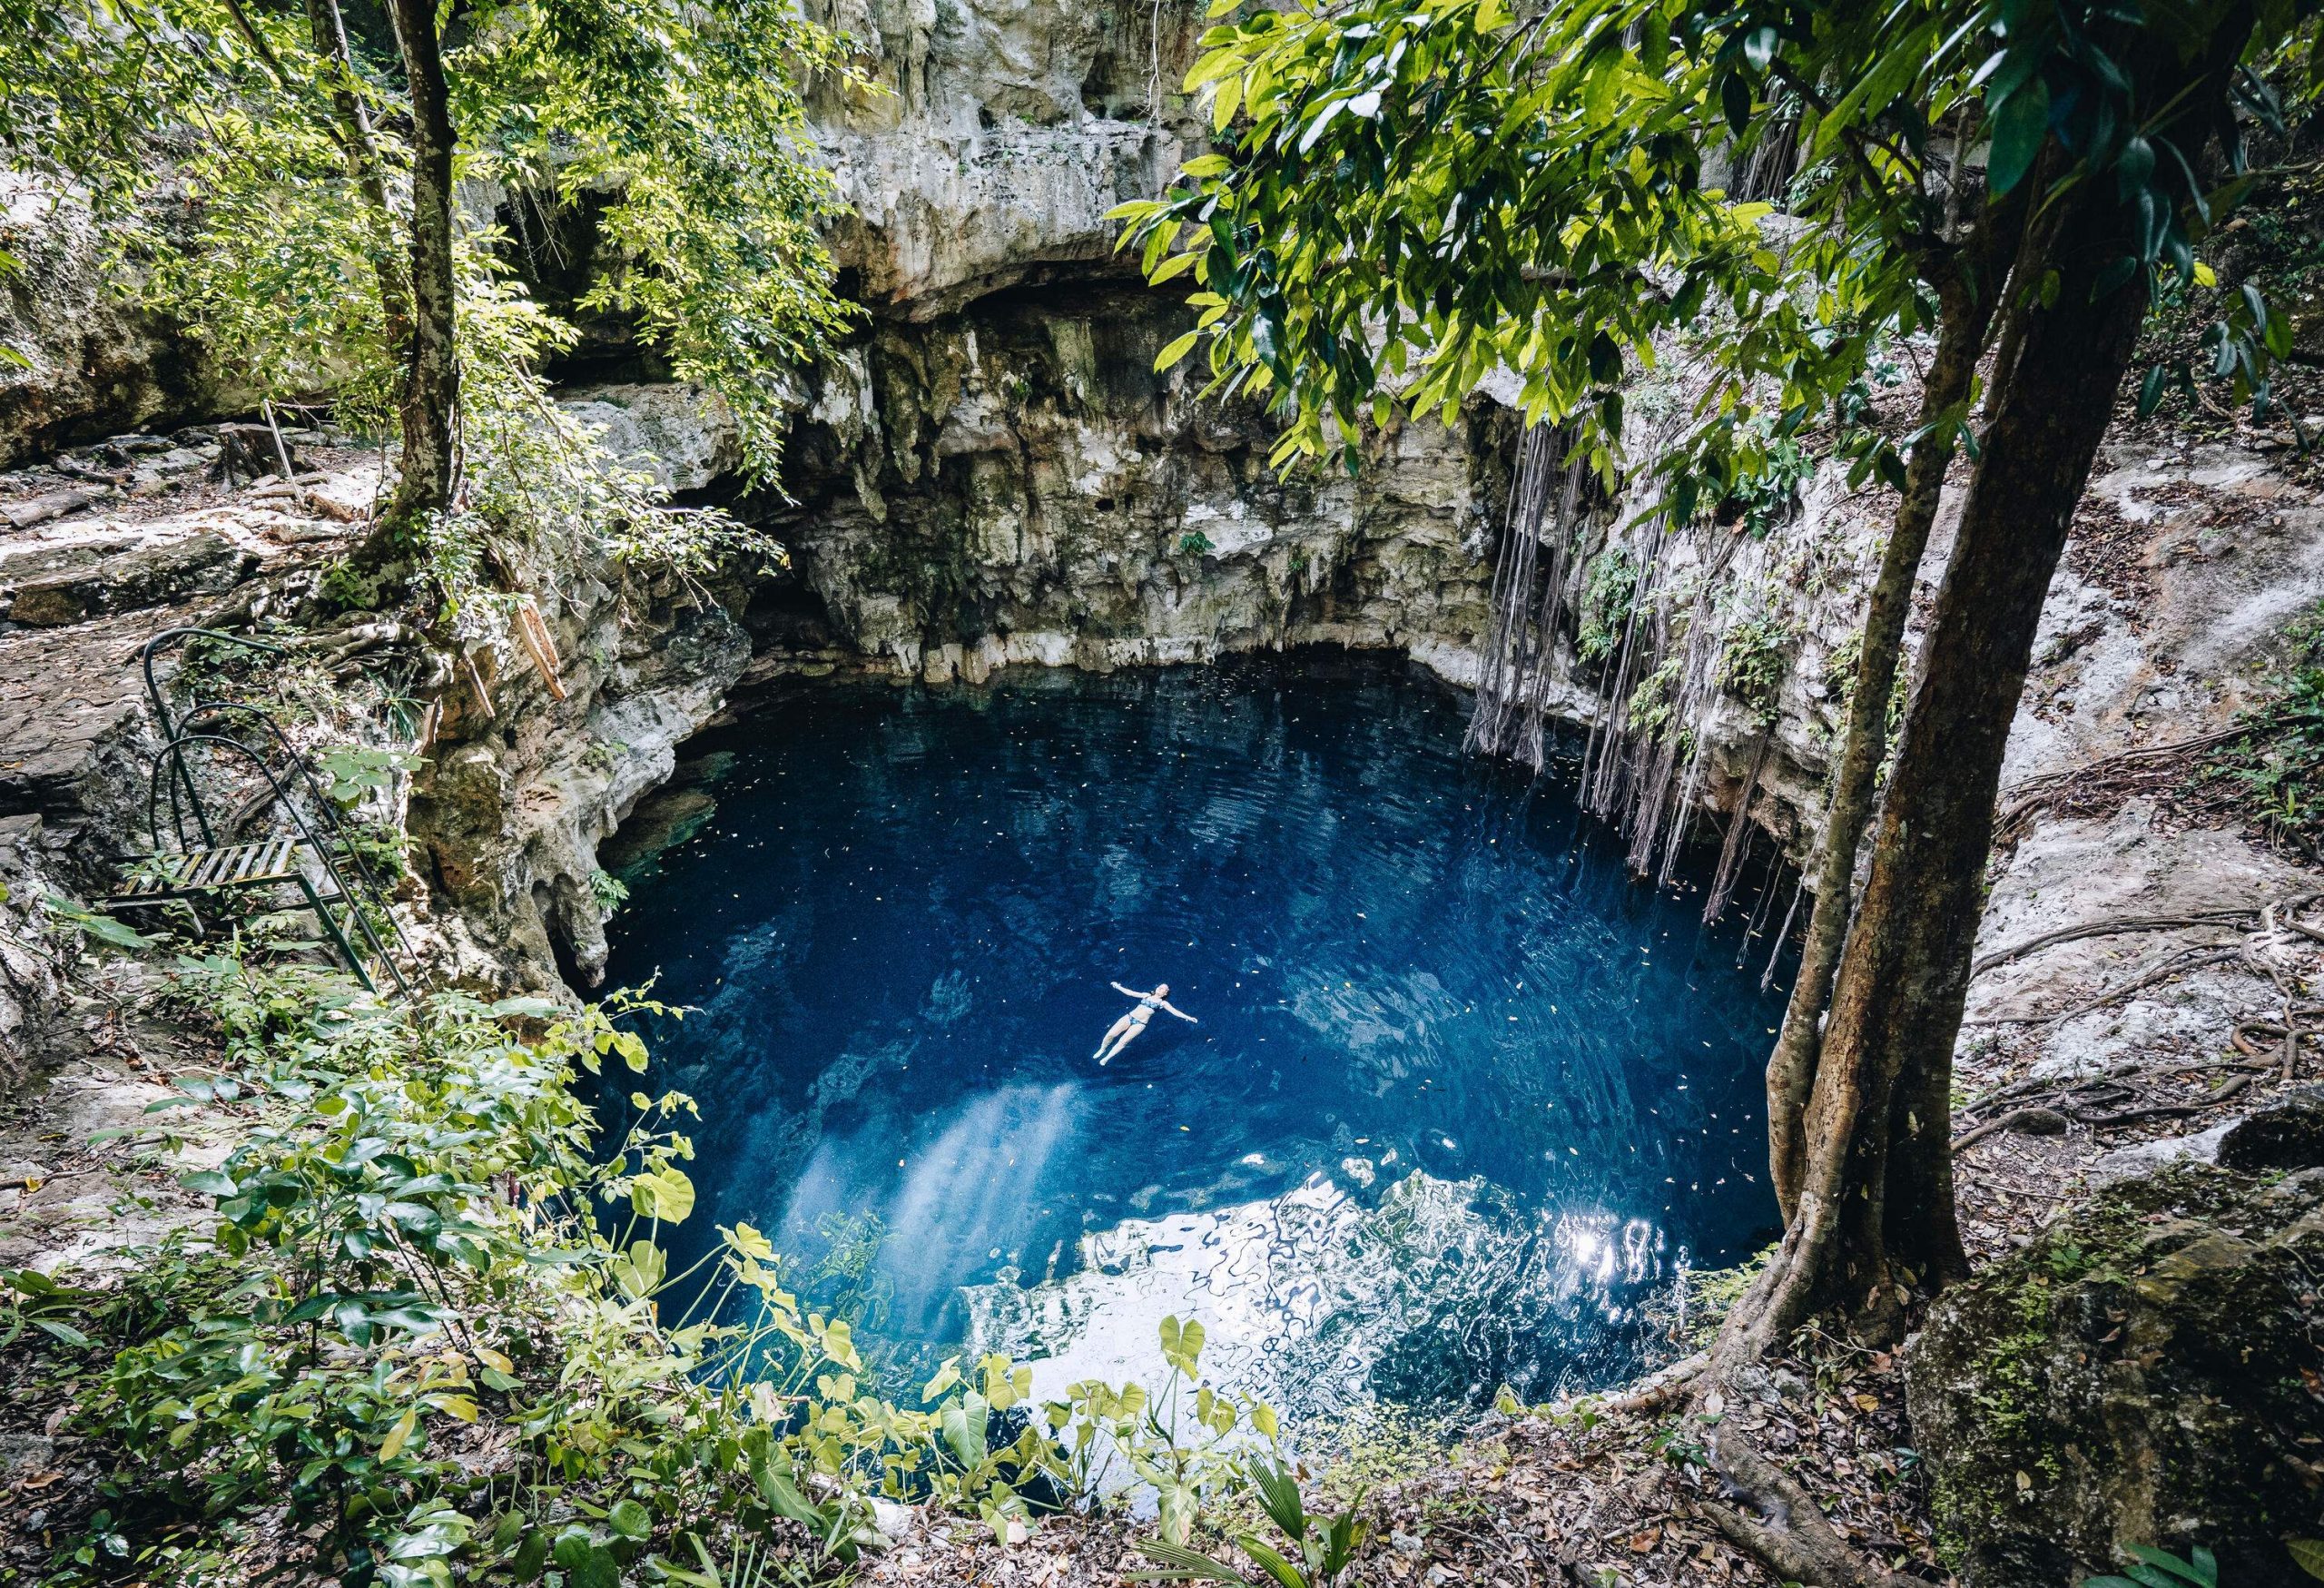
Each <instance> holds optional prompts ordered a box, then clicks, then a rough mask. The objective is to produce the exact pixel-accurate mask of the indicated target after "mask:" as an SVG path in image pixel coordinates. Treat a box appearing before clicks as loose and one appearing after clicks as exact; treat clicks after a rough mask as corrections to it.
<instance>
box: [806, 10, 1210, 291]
mask: <svg viewBox="0 0 2324 1588" xmlns="http://www.w3.org/2000/svg"><path fill="white" fill-rule="evenodd" d="M816 9H819V10H820V11H821V13H822V15H821V16H820V20H822V21H824V22H826V23H828V24H829V25H832V26H833V27H835V28H838V29H841V30H842V31H843V32H845V33H846V34H847V35H849V36H850V37H851V38H852V39H854V40H856V41H857V42H858V43H859V44H862V45H863V46H865V49H866V56H867V70H868V74H869V75H870V77H871V78H872V82H873V83H874V84H876V85H877V88H876V90H875V91H874V92H870V93H861V94H848V95H842V94H837V93H831V92H827V93H826V94H824V95H823V96H822V99H821V101H820V102H819V103H818V104H816V106H815V117H816V123H817V128H818V131H819V133H820V135H821V141H822V149H823V153H824V155H825V157H826V158H827V159H828V160H829V162H830V163H831V165H832V170H833V172H834V173H835V175H836V177H837V180H838V185H839V190H840V192H841V195H842V197H843V198H844V199H845V200H846V202H847V203H848V205H849V207H850V210H851V213H849V214H848V215H846V216H845V217H842V219H840V220H839V221H838V222H836V223H835V224H834V226H833V227H832V249H833V253H834V255H835V257H836V258H837V260H838V262H839V263H840V265H841V266H842V270H843V271H846V272H847V273H848V276H849V277H850V279H851V280H852V285H853V287H854V290H855V291H856V292H857V294H858V295H859V296H860V297H862V299H863V301H866V302H868V303H872V304H874V305H877V306H881V307H883V308H888V309H892V310H894V311H898V312H901V313H902V314H904V315H906V316H907V317H909V318H913V319H922V320H924V319H929V318H932V317H935V316H938V315H940V314H944V313H948V312H950V311H952V310H953V309H955V308H958V307H959V306H960V304H961V303H962V302H964V301H967V300H968V299H969V298H971V297H973V296H975V295H977V294H979V293H981V292H984V291H991V290H992V289H994V288H996V287H1000V286H1005V285H1008V284H1009V283H1011V282H1016V281H1024V280H1027V279H1028V278H1036V277H1039V275H1040V274H1042V273H1043V272H1044V271H1047V270H1049V269H1052V268H1054V267H1056V266H1059V265H1061V264H1079V263H1083V262H1086V261H1096V260H1102V259H1104V258H1106V257H1107V256H1108V254H1109V253H1110V252H1111V251H1112V248H1113V242H1114V228H1113V225H1112V223H1111V222H1108V221H1107V220H1106V218H1105V216H1106V212H1107V211H1108V210H1109V209H1111V208H1113V206H1114V205H1116V204H1118V203H1120V202H1123V201H1124V200H1126V199H1138V198H1150V197H1152V196H1153V195H1154V194H1155V193H1156V192H1158V191H1159V190H1160V188H1161V186H1162V184H1163V183H1164V182H1167V181H1168V179H1169V178H1170V176H1171V175H1172V174H1173V173H1175V172H1176V171H1177V167H1178V164H1179V163H1180V162H1181V161H1183V160H1184V159H1185V158H1186V157H1187V156H1188V155H1190V154H1193V153H1196V152H1198V150H1199V149H1200V148H1201V146H1202V145H1201V143H1200V142H1199V139H1200V137H1201V133H1202V131H1203V123H1200V122H1199V121H1198V120H1196V119H1192V118H1190V117H1189V116H1188V113H1187V104H1186V103H1185V101H1184V99H1183V98H1182V97H1181V96H1180V95H1179V94H1177V85H1178V84H1180V83H1181V82H1182V81H1184V79H1185V77H1186V74H1187V68H1188V67H1189V66H1190V65H1192V64H1193V62H1194V58H1195V47H1196V39H1197V38H1198V37H1199V35H1200V34H1201V32H1202V29H1203V27H1204V26H1205V22H1204V18H1203V14H1202V9H1201V8H1200V7H1199V6H1196V5H1185V4H1179V3H1177V0H1173V3H1172V4H1169V5H1153V6H1147V5H1114V4H1098V5H1077V4H1074V3H1073V0H830V3H829V4H828V5H823V6H821V7H818V8H816Z"/></svg>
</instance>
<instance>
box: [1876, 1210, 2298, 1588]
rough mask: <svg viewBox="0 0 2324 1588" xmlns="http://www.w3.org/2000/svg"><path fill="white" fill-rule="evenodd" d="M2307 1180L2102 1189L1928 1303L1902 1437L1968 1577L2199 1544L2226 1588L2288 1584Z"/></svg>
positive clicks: (2072, 1571) (2014, 1577)
mask: <svg viewBox="0 0 2324 1588" xmlns="http://www.w3.org/2000/svg"><path fill="white" fill-rule="evenodd" d="M2319 1271H2324V1169H2305V1170H2302V1171H2300V1172H2299V1173H2296V1174H2293V1175H2290V1176H2288V1177H2287V1176H2276V1175H2271V1176H2249V1175H2239V1174H2235V1173H2233V1172H2230V1171H2228V1170H2224V1169H2215V1168H2210V1167H2204V1166H2185V1167H2180V1168H2175V1169H2171V1170H2168V1171H2166V1172H2164V1173H2162V1174H2158V1175H2153V1176H2150V1177H2145V1178H2142V1179H2131V1180H2125V1181H2122V1182H2118V1183H2117V1184H2114V1185H2112V1186H2110V1187H2107V1188H2105V1189H2102V1190H2101V1191H2100V1192H2099V1193H2098V1194H2097V1195H2096V1196H2095V1197H2093V1198H2092V1200H2090V1201H2089V1202H2087V1203H2085V1204H2084V1205H2083V1206H2082V1207H2080V1208H2076V1209H2074V1210H2073V1212H2072V1213H2071V1214H2069V1215H2068V1216H2067V1217H2066V1218H2063V1219H2062V1220H2061V1221H2060V1222H2058V1223H2057V1224H2056V1225H2053V1227H2052V1228H2050V1229H2049V1230H2047V1231H2045V1232H2044V1234H2043V1237H2042V1238H2040V1239H2039V1240H2038V1241H2036V1242H2035V1244H2034V1245H2033V1246H2032V1247H2030V1248H2027V1249H2026V1250H2024V1251H2023V1252H2020V1253H2018V1254H2017V1255H2016V1256H2014V1257H2013V1258H2010V1259H2009V1260H2008V1261H2006V1262H2004V1263H2002V1264H2000V1265H1998V1266H1997V1267H1994V1268H1993V1269H1991V1270H1989V1271H1988V1272H1986V1273H1984V1274H1983V1275H1981V1276H1979V1277H1977V1278H1976V1279H1974V1281H1972V1282H1971V1283H1969V1284H1967V1285H1965V1286H1963V1287H1960V1288H1959V1289H1957V1290H1955V1291H1954V1292H1953V1293H1951V1294H1950V1295H1948V1296H1947V1297H1945V1299H1944V1300H1943V1301H1942V1302H1940V1303H1939V1304H1938V1306H1937V1307H1935V1310H1934V1311H1933V1312H1932V1314H1931V1315H1930V1317H1929V1320H1928V1324H1927V1327H1925V1329H1924V1331H1923V1332H1922V1333H1921V1335H1920V1336H1918V1337H1917V1338H1916V1339H1915V1342H1914V1343H1913V1344H1912V1346H1910V1347H1909V1349H1908V1351H1907V1354H1906V1358H1905V1366H1906V1373H1907V1384H1908V1390H1909V1400H1910V1406H1911V1410H1912V1418H1913V1425H1914V1428H1915V1435H1916V1437H1917V1440H1918V1442H1919V1445H1920V1447H1921V1451H1922V1454H1923V1455H1924V1456H1925V1458H1926V1459H1927V1461H1928V1464H1929V1467H1930V1471H1931V1475H1932V1478H1933V1480H1934V1481H1933V1496H1934V1503H1935V1513H1936V1521H1937V1524H1938V1528H1939V1532H1940V1537H1941V1539H1942V1541H1943V1544H1944V1547H1945V1552H1946V1554H1947V1556H1948V1558H1949V1559H1950V1561H1951V1562H1952V1563H1953V1564H1954V1565H1955V1568H1956V1569H1957V1570H1959V1571H1960V1573H1962V1575H1963V1577H1964V1578H1965V1580H1966V1581H1967V1582H1969V1583H1974V1584H1977V1585H1979V1588H1984V1585H1988V1584H1994V1585H2002V1584H2006V1585H2012V1588H2014V1585H2016V1584H2024V1585H2026V1588H2033V1584H2041V1585H2043V1588H2055V1585H2056V1584H2059V1583H2069V1582H2073V1581H2074V1580H2076V1579H2077V1578H2078V1577H2079V1576H2080V1575H2081V1574H2083V1573H2088V1572H2098V1571H2105V1570H2110V1569H2113V1568H2115V1567H2117V1566H2119V1565H2120V1564H2122V1563H2124V1562H2126V1561H2127V1559H2128V1558H2129V1557H2128V1556H2127V1555H2126V1554H2125V1553H2124V1550H2123V1546H2124V1545H2126V1544H2163V1545H2166V1546H2169V1547H2173V1548H2177V1549H2180V1550H2181V1551H2182V1552H2183V1551H2184V1550H2185V1549H2187V1548H2189V1547H2190V1546H2191V1545H2193V1544H2205V1545H2208V1546H2209V1547H2210V1548H2211V1549H2212V1550H2213V1551H2215V1552H2216V1553H2218V1555H2219V1556H2220V1559H2221V1581H2222V1582H2230V1583H2237V1584H2238V1585H2239V1588H2258V1585H2260V1584H2274V1583H2287V1584H2289V1583H2295V1582H2300V1581H2305V1579H2304V1578H2302V1577H2301V1576H2300V1574H2299V1572H2298V1570H2297V1568H2296V1567H2295V1566H2294V1565H2293V1564H2292V1563H2291V1560H2290V1556H2289V1555H2288V1554H2287V1553H2286V1552H2285V1550H2284V1547H2283V1543H2282V1541H2283V1540H2284V1539H2285V1538H2287V1537H2291V1536H2301V1535H2307V1534H2313V1533H2315V1532H2316V1531H2317V1530H2318V1515H2319V1504H2320V1503H2324V1489H2320V1488H2319V1484H2320V1483H2324V1465H2319V1464H2324V1394H2319V1390H2324V1382H2320V1381H2319V1377H2318V1375H2317V1365H2318V1363H2319V1359H2324V1358H2319V1347H2318V1342H2319V1339H2324V1311H2319V1304H2318V1297H2317V1290H2318V1276H2319Z"/></svg>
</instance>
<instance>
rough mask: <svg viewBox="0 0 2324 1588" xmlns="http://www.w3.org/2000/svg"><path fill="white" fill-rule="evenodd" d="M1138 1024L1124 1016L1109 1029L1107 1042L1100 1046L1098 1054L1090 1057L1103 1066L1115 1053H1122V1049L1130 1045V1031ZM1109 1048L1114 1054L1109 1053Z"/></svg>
mask: <svg viewBox="0 0 2324 1588" xmlns="http://www.w3.org/2000/svg"><path fill="white" fill-rule="evenodd" d="M1136 1023H1137V1022H1136V1021H1133V1020H1131V1019H1130V1017H1129V1016H1128V1015H1124V1016H1122V1018H1121V1019H1119V1020H1118V1021H1115V1022H1114V1023H1113V1024H1112V1025H1110V1026H1108V1027H1107V1028H1106V1040H1105V1041H1102V1042H1100V1043H1098V1050H1097V1052H1095V1053H1093V1054H1092V1055H1090V1057H1092V1058H1094V1059H1095V1060H1098V1063H1100V1064H1103V1063H1105V1062H1106V1060H1108V1059H1111V1058H1112V1057H1113V1056H1114V1054H1115V1053H1118V1052H1120V1051H1121V1050H1122V1048H1123V1047H1124V1046H1126V1045H1128V1041H1129V1034H1128V1033H1129V1030H1130V1028H1131V1027H1132V1026H1133V1025H1135V1024H1136ZM1109 1048H1110V1049H1112V1050H1113V1051H1112V1052H1108V1051H1107V1050H1108V1049H1109Z"/></svg>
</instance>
